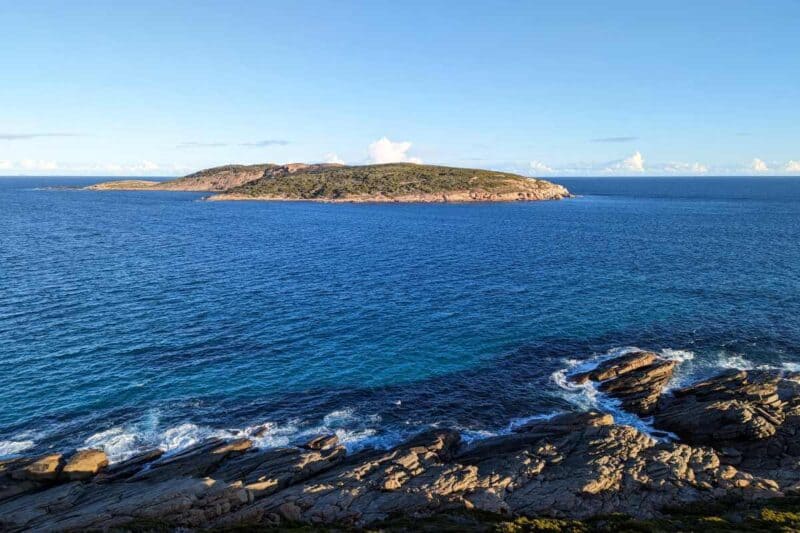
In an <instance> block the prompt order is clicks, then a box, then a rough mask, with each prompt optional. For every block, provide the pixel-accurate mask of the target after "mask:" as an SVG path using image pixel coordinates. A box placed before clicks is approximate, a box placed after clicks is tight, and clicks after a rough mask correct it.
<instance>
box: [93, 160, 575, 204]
mask: <svg viewBox="0 0 800 533" xmlns="http://www.w3.org/2000/svg"><path fill="white" fill-rule="evenodd" d="M86 189H89V190H117V191H133V190H135V191H142V190H152V191H193V192H210V193H214V194H212V195H211V196H209V197H207V199H208V200H212V201H223V200H266V201H281V200H282V201H287V200H288V201H320V202H380V203H386V202H512V201H534V200H558V199H561V198H568V197H570V193H569V191H568V190H567V189H566V188H565V187H563V186H561V185H558V184H555V183H551V182H549V181H546V180H542V179H537V178H529V177H525V176H521V175H518V174H512V173H508V172H496V171H491V170H480V169H468V168H456V167H445V166H435V165H418V164H413V163H391V164H383V165H362V166H345V165H337V164H328V163H324V164H311V165H307V164H304V163H291V164H288V165H274V164H266V165H228V166H223V167H215V168H210V169H207V170H201V171H200V172H196V173H194V174H190V175H188V176H184V177H182V178H178V179H175V180H170V181H165V182H155V181H146V180H123V181H108V182H103V183H98V184H95V185H90V186H88V187H86Z"/></svg>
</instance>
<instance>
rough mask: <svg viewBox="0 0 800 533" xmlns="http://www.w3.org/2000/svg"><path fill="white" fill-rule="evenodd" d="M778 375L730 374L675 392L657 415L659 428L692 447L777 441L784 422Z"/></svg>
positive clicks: (742, 372)
mask: <svg viewBox="0 0 800 533" xmlns="http://www.w3.org/2000/svg"><path fill="white" fill-rule="evenodd" d="M779 379H780V377H779V376H778V375H776V374H767V373H758V374H751V373H748V372H745V371H735V370H732V371H729V372H725V373H723V374H720V375H719V376H717V377H715V378H713V379H710V380H708V381H704V382H702V383H697V384H695V385H692V386H689V387H685V388H682V389H677V390H675V391H673V393H672V397H671V398H669V399H666V400H665V401H664V402H663V405H662V406H661V407H660V408H659V410H658V412H657V413H656V417H655V420H656V424H657V425H658V427H661V428H664V429H667V430H669V431H672V432H673V433H675V434H677V435H678V436H680V437H681V439H683V440H685V441H686V442H689V443H692V444H710V445H713V446H715V447H718V448H722V447H725V446H727V445H729V444H732V445H733V446H732V447H733V448H736V446H735V445H736V444H738V443H741V442H742V441H753V440H761V439H766V438H767V437H771V436H772V435H775V433H776V432H777V430H778V427H779V426H780V425H781V424H783V422H784V420H785V416H784V412H783V406H784V402H783V401H781V399H780V398H779V396H778V381H779Z"/></svg>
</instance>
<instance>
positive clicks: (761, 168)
mask: <svg viewBox="0 0 800 533" xmlns="http://www.w3.org/2000/svg"><path fill="white" fill-rule="evenodd" d="M750 169H751V170H752V171H753V172H768V171H769V167H768V166H767V164H766V163H765V162H764V161H762V160H761V159H759V158H757V157H756V158H755V159H753V162H752V163H750Z"/></svg>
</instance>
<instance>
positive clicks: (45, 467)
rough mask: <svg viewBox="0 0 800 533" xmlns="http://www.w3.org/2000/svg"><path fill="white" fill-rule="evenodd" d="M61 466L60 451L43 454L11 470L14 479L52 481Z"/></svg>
mask: <svg viewBox="0 0 800 533" xmlns="http://www.w3.org/2000/svg"><path fill="white" fill-rule="evenodd" d="M62 466H63V461H62V456H61V454H60V453H53V454H50V455H44V456H42V457H39V458H37V459H34V460H33V461H31V462H30V463H28V464H26V465H25V466H22V467H21V468H20V469H19V470H16V471H14V472H12V474H11V476H12V477H13V478H14V479H27V480H31V481H54V480H55V479H56V478H57V477H58V474H59V473H60V472H61V468H62Z"/></svg>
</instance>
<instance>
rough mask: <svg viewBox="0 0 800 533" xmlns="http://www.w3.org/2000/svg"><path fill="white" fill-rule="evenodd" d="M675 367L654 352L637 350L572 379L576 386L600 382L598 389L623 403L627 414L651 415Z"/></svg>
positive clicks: (673, 363) (673, 362)
mask: <svg viewBox="0 0 800 533" xmlns="http://www.w3.org/2000/svg"><path fill="white" fill-rule="evenodd" d="M676 364H677V363H676V362H675V361H671V360H665V359H663V358H662V357H660V356H659V355H658V354H656V353H654V352H645V351H636V352H633V353H630V354H626V355H623V356H621V357H617V358H613V359H609V360H607V361H604V362H601V363H600V364H598V365H597V367H596V368H594V369H592V370H590V371H588V372H583V373H579V374H575V375H574V376H570V378H569V379H570V381H572V382H573V383H585V382H587V381H593V382H597V383H598V389H599V390H600V391H601V392H604V393H606V394H608V395H609V396H611V397H613V398H616V399H618V400H620V402H621V403H622V407H623V409H625V410H626V411H630V412H632V413H636V414H637V415H650V414H652V413H653V411H654V410H655V407H656V404H657V403H658V399H659V397H660V396H661V392H662V391H663V390H664V387H666V386H667V383H669V380H670V379H672V374H673V372H674V370H675V365H676Z"/></svg>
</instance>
